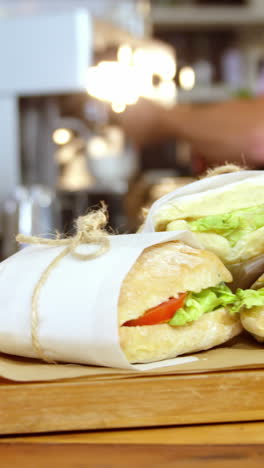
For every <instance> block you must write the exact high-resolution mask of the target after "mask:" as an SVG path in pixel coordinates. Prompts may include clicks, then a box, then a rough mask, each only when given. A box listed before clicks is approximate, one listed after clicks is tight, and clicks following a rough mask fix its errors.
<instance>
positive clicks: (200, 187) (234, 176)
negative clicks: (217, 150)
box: [141, 171, 264, 233]
mask: <svg viewBox="0 0 264 468" xmlns="http://www.w3.org/2000/svg"><path fill="white" fill-rule="evenodd" d="M263 176H264V171H239V172H234V173H231V174H223V175H218V176H212V177H208V178H205V179H202V180H199V181H198V182H193V183H192V184H188V185H185V186H184V187H183V188H179V189H176V190H174V191H173V192H170V193H169V194H167V195H164V196H163V197H161V198H160V199H159V200H157V201H156V202H155V203H153V205H152V206H151V208H150V210H149V212H148V216H147V217H146V220H145V223H144V226H143V228H142V230H141V232H142V233H147V232H154V231H155V225H154V217H155V214H156V213H157V212H158V211H159V210H160V208H161V207H162V206H163V205H165V204H169V203H170V202H173V201H175V200H179V199H181V201H182V200H183V199H184V200H190V201H191V199H192V198H195V200H197V199H198V197H203V196H204V195H205V192H207V191H209V190H214V189H219V188H222V190H223V191H224V190H226V189H227V188H228V186H229V187H230V185H231V184H239V183H243V181H245V180H246V179H247V180H248V181H250V179H253V178H254V179H256V178H258V179H259V180H260V178H262V179H263V190H264V178H263Z"/></svg>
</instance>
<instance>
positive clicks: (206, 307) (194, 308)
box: [169, 284, 236, 327]
mask: <svg viewBox="0 0 264 468" xmlns="http://www.w3.org/2000/svg"><path fill="white" fill-rule="evenodd" d="M235 300H236V295H235V294H233V293H232V292H231V290H230V289H229V288H228V287H227V286H226V285H225V284H220V285H219V286H216V287H212V288H207V289H203V290H202V291H200V292H199V293H189V294H188V296H187V299H186V301H185V304H184V307H183V308H181V309H178V310H177V312H176V313H175V315H174V316H173V317H172V319H171V320H170V321H169V325H171V326H172V327H176V326H180V325H186V323H189V322H193V321H194V320H197V319H199V318H200V317H201V316H202V315H203V314H206V313H207V312H211V311H212V310H215V309H218V308H219V307H224V306H226V305H229V304H234V301H235Z"/></svg>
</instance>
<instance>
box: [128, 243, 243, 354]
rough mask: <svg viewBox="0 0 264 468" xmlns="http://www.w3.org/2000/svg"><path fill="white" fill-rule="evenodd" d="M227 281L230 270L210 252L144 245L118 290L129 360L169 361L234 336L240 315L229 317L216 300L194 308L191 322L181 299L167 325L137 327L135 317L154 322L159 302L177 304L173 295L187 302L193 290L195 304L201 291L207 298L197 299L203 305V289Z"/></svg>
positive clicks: (238, 326) (177, 245)
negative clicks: (204, 308) (211, 306)
mask: <svg viewBox="0 0 264 468" xmlns="http://www.w3.org/2000/svg"><path fill="white" fill-rule="evenodd" d="M230 281H232V276H231V274H230V272H229V271H228V270H227V269H226V267H225V266H224V265H223V263H222V262H221V260H219V258H218V257H217V256H216V255H215V254H214V253H212V252H207V251H205V250H197V249H194V248H191V247H188V246H186V245H183V244H181V243H179V242H174V241H172V242H167V243H164V244H160V245H159V244H158V245H155V246H152V247H149V248H148V249H146V250H145V251H144V252H143V253H142V254H141V256H140V257H139V259H138V260H137V262H136V263H135V264H134V266H133V267H132V269H131V270H130V272H129V273H128V275H127V276H126V278H125V280H124V281H123V284H122V288H121V291H120V298H119V326H120V343H121V347H122V349H123V351H124V353H125V355H126V357H127V359H128V360H129V361H130V362H132V363H146V362H151V361H158V360H162V359H168V358H172V357H176V356H178V355H181V354H186V353H192V352H196V351H201V350H205V349H209V348H212V347H213V346H217V345H219V344H221V343H224V342H226V341H228V340H229V339H230V338H232V337H234V336H236V335H238V334H239V333H240V332H241V329H242V327H241V323H240V319H239V315H231V314H230V313H229V311H228V310H227V309H226V308H225V307H221V306H219V304H218V305H217V306H216V307H215V308H214V309H212V310H209V311H208V310H206V313H201V314H200V312H199V310H198V309H199V304H198V306H197V311H196V309H195V307H194V312H195V314H196V315H197V314H198V317H197V316H196V319H194V320H192V314H191V310H192V309H191V308H189V309H190V311H189V312H190V317H189V318H188V314H185V312H184V308H185V305H184V303H182V304H181V307H180V309H178V310H177V307H176V310H175V312H172V315H173V318H171V319H170V320H169V321H168V320H166V322H165V320H164V322H165V323H160V322H157V323H155V324H153V325H137V323H138V320H139V319H141V318H142V317H143V318H144V319H145V318H146V317H147V316H148V317H150V315H151V314H152V316H153V317H154V322H155V317H157V314H156V312H159V311H160V310H161V309H162V308H161V309H160V307H159V308H157V306H159V305H163V304H169V303H170V300H171V301H173V299H172V298H174V299H175V300H176V302H177V298H178V299H179V300H181V298H182V297H183V296H184V300H185V303H187V302H186V301H187V298H189V299H190V298H191V297H192V296H191V295H192V293H193V294H194V297H196V296H197V295H198V296H197V297H198V302H199V300H200V299H199V293H200V292H203V291H204V292H205V297H204V298H202V299H201V306H203V307H204V302H206V301H208V299H207V293H210V294H214V293H212V291H211V289H210V288H214V287H217V286H218V285H221V284H222V283H223V282H230ZM210 291H211V292H210ZM195 295H196V296H195ZM208 297H209V296H208ZM195 300H196V299H195ZM219 301H220V299H219ZM220 302H221V301H220ZM220 302H219V303H220ZM153 308H154V309H153ZM165 308H166V307H165ZM207 308H208V307H207ZM156 309H157V310H156ZM153 310H154V312H153ZM149 311H150V312H149ZM177 313H179V316H180V314H182V315H183V320H186V324H185V325H177ZM170 314H171V312H170ZM185 315H186V317H185ZM148 317H147V318H148ZM153 317H152V319H153ZM175 317H176V324H175V323H174V322H175ZM143 321H144V320H143ZM152 321H153V320H152ZM179 322H181V320H180V321H179Z"/></svg>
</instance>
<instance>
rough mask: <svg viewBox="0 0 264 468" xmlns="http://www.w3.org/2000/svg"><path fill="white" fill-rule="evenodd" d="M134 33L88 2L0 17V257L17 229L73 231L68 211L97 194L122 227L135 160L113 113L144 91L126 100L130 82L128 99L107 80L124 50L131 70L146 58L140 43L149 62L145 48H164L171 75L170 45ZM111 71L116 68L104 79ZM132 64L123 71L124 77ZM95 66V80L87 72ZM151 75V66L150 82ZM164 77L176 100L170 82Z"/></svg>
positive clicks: (122, 62)
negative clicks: (119, 96) (101, 17)
mask: <svg viewBox="0 0 264 468" xmlns="http://www.w3.org/2000/svg"><path fill="white" fill-rule="evenodd" d="M146 3H147V2H146ZM139 29H140V28H139ZM142 31H143V30H142V28H141V32H140V34H141V37H139V36H140V34H139V36H136V35H135V34H131V32H129V31H127V30H125V29H124V28H119V27H117V26H116V25H114V24H113V23H112V24H111V23H109V22H106V21H101V20H98V19H95V17H93V16H92V15H91V13H90V11H89V10H87V9H86V8H77V9H76V8H74V9H70V10H65V11H53V12H52V13H51V12H49V11H45V12H44V13H43V12H42V14H30V15H25V14H24V15H22V16H15V15H14V16H13V15H12V16H10V15H7V16H3V17H1V19H0V56H1V65H2V66H1V74H0V109H1V112H0V154H1V157H0V175H1V184H0V204H1V213H2V222H1V224H0V227H1V229H0V232H1V237H2V240H3V253H2V258H3V257H6V256H8V255H10V254H12V253H13V252H14V251H15V250H16V249H17V245H16V244H15V240H14V239H15V234H16V233H17V232H18V231H19V232H22V233H23V234H26V235H30V234H34V235H42V236H52V235H53V233H54V231H55V230H58V231H60V232H66V233H67V234H69V233H72V231H73V224H72V221H73V219H74V218H76V217H77V216H79V215H80V214H84V213H85V212H87V209H88V208H90V207H94V206H97V205H98V204H99V203H100V201H101V200H104V201H105V202H106V204H107V205H108V208H109V213H110V226H111V228H112V229H114V230H115V232H116V231H118V232H127V231H128V227H127V224H126V215H125V212H124V196H125V194H126V192H127V190H128V182H129V179H130V178H131V177H133V176H135V174H136V173H137V170H138V164H137V161H138V160H137V154H136V151H135V149H134V148H133V147H132V145H130V144H129V142H127V141H126V138H125V137H124V135H123V133H122V131H121V130H120V129H119V128H118V127H116V126H115V125H113V124H111V115H112V114H113V113H115V112H122V111H123V110H124V107H125V106H126V105H131V104H133V102H136V100H137V99H138V97H139V96H140V95H142V93H141V94H140V91H139V90H137V93H136V94H135V93H134V96H133V99H134V101H133V99H132V98H131V87H130V89H129V99H128V98H127V101H126V97H125V94H124V93H123V98H124V99H123V98H122V100H121V101H120V100H116V99H115V98H114V97H113V96H115V92H116V90H115V89H111V86H112V85H113V84H114V83H115V82H116V81H118V79H121V83H122V76H123V75H122V73H123V72H124V70H125V67H127V66H128V60H131V57H132V54H134V57H136V58H137V60H138V70H139V69H140V67H142V61H143V63H144V62H145V58H144V53H145V52H144V51H146V50H147V51H148V54H149V57H152V58H151V59H150V60H149V63H150V66H152V65H151V63H152V64H153V63H154V62H155V57H154V56H153V50H157V51H158V53H159V54H161V53H162V54H163V53H164V54H165V55H167V56H168V61H169V62H168V63H169V66H166V67H165V69H166V70H165V72H166V73H167V74H168V70H169V74H170V75H171V76H170V77H165V79H167V78H170V81H171V77H172V75H173V74H174V72H175V70H174V69H175V66H176V65H175V58H174V51H172V50H171V49H170V48H169V47H168V46H166V45H164V44H160V43H155V41H152V40H151V39H149V38H146V37H144V34H143V35H142ZM129 57H130V59H129ZM156 62H157V60H156ZM113 64H114V65H115V66H113ZM129 66H130V65H129ZM104 67H108V69H107V73H105V70H104ZM118 67H119V68H118ZM114 68H115V70H114ZM161 69H162V67H161ZM111 70H113V71H115V73H116V74H115V75H113V79H112V81H111V79H110V77H111V76H112V75H111V73H112V72H111ZM131 70H132V68H130V69H129V70H128V69H126V73H127V71H129V74H128V75H127V76H131V73H130V72H131ZM95 72H96V73H97V75H96V77H95ZM133 73H134V68H133ZM151 73H152V72H151ZM93 74H94V78H95V79H90V78H91V77H92V75H93ZM102 77H103V80H102ZM149 77H151V74H150V73H148V78H147V80H148V81H149ZM139 78H140V80H141V81H140V80H138V81H140V82H141V83H143V81H144V80H143V81H142V76H140V77H139ZM165 81H166V80H165ZM123 82H124V80H123ZM99 83H101V88H100V87H98V84H99ZM134 83H135V81H134ZM95 84H96V86H94V85H95ZM165 84H168V83H167V82H166V83H165ZM169 85H170V90H171V91H172V93H171V94H173V96H171V97H170V98H172V99H174V98H175V88H174V87H172V83H169ZM144 87H145V88H146V86H145V84H144V83H143V88H144ZM150 88H151V87H149V90H150ZM161 88H162V86H161ZM161 88H160V89H161ZM165 88H166V86H163V88H162V89H161V95H162V99H165V98H166V96H164V89H165ZM167 88H168V86H167ZM172 88H173V89H172ZM102 90H103V91H104V92H103V94H102ZM105 90H108V95H105ZM119 91H120V87H119ZM152 91H153V92H152ZM151 93H152V94H151ZM151 93H150V94H151V96H147V97H150V98H153V97H154V98H155V97H156V96H157V95H158V93H157V88H156V89H155V90H153V89H152V88H151ZM119 94H120V93H119ZM154 95H155V96H154ZM132 101H133V102H132Z"/></svg>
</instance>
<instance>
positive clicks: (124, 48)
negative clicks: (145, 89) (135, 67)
mask: <svg viewBox="0 0 264 468" xmlns="http://www.w3.org/2000/svg"><path fill="white" fill-rule="evenodd" d="M132 57H133V50H132V49H131V47H130V46H129V45H126V44H124V45H121V46H120V47H119V49H118V52H117V60H118V62H120V63H122V64H123V65H130V64H131V61H132Z"/></svg>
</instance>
